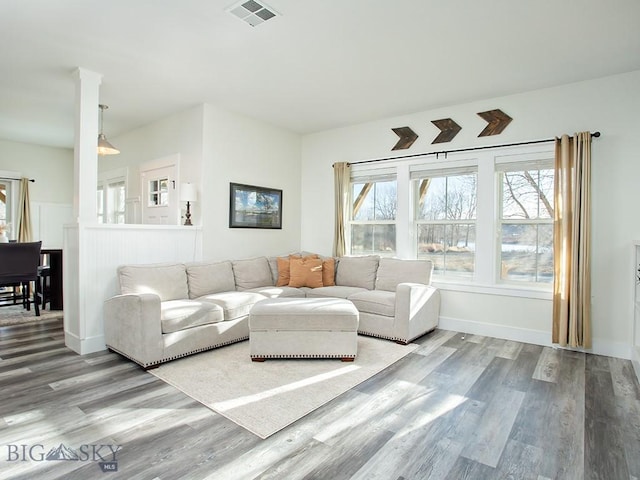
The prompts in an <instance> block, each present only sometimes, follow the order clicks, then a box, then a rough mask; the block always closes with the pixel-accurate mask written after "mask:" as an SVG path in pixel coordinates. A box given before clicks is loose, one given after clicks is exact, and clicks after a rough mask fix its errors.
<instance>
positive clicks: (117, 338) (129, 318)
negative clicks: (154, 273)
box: [104, 293, 164, 367]
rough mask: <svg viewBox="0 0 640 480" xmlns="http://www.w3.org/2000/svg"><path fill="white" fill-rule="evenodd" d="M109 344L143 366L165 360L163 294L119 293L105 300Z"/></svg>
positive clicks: (106, 330) (105, 326)
mask: <svg viewBox="0 0 640 480" xmlns="http://www.w3.org/2000/svg"><path fill="white" fill-rule="evenodd" d="M104 333H105V343H106V344H107V347H109V348H112V349H113V350H115V351H117V352H119V353H121V354H123V355H125V356H127V357H128V358H130V359H131V360H134V361H135V362H137V363H139V364H140V365H142V366H143V367H147V366H149V365H152V364H153V363H155V362H158V361H159V360H161V359H162V355H163V351H164V347H163V341H162V328H161V324H160V297H159V296H158V295H156V294H153V293H140V294H125V295H117V296H115V297H112V298H110V299H108V300H106V301H105V302H104Z"/></svg>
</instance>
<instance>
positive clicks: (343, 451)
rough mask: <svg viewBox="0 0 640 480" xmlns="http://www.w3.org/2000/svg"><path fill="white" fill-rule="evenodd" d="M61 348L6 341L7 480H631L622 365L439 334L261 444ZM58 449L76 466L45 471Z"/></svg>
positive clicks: (0, 346)
mask: <svg viewBox="0 0 640 480" xmlns="http://www.w3.org/2000/svg"><path fill="white" fill-rule="evenodd" d="M63 337H64V335H63V332H62V324H61V321H59V320H51V321H44V322H40V323H38V324H29V325H18V326H13V327H2V328H0V478H2V479H25V480H26V479H30V480H31V479H47V480H48V479H51V480H54V479H65V480H70V479H96V478H105V479H145V480H147V479H148V480H176V479H185V480H201V479H202V480H204V479H208V480H227V479H228V480H244V479H247V480H249V479H261V480H266V479H278V480H280V479H286V480H289V479H323V480H324V479H327V480H337V479H357V480H365V479H366V480H370V479H381V480H414V479H415V480H424V479H451V480H461V479H469V480H482V479H533V480H546V479H589V480H590V479H606V480H618V479H619V480H639V479H640V387H639V386H638V381H637V378H636V377H635V375H634V372H633V367H632V365H631V363H630V362H629V361H626V360H620V359H615V358H608V357H602V356H597V355H585V354H582V353H576V352H571V351H567V350H556V349H552V348H543V347H540V346H536V345H528V344H523V343H518V342H512V341H506V340H498V339H494V338H488V337H480V336H475V335H466V336H465V335H462V334H460V333H456V332H450V331H444V330H437V331H435V332H433V333H431V334H429V335H426V336H424V337H422V338H420V339H418V341H417V342H416V343H418V344H420V348H418V349H417V350H416V351H415V352H413V353H411V354H409V355H408V356H407V357H405V358H404V359H402V360H400V361H399V362H397V363H395V364H394V365H392V366H391V367H389V368H388V369H386V370H384V371H383V372H381V373H379V374H378V375H376V376H375V377H373V378H371V379H369V380H368V381H366V382H364V383H362V384H360V385H359V386H357V387H356V388H354V389H352V390H350V391H348V392H346V393H345V394H343V395H341V396H340V397H338V398H337V399H335V400H334V401H332V402H330V403H329V404H327V405H325V406H323V407H321V408H320V409H318V410H316V411H315V412H313V413H311V414H310V415H308V416H306V417H305V418H303V419H301V420H300V421H298V422H296V423H295V424H293V425H291V426H290V427H288V428H286V429H284V430H283V431H281V432H278V433H277V434H275V435H273V436H271V437H270V438H268V439H266V440H261V439H259V438H258V437H256V436H255V435H253V434H251V433H249V432H248V431H246V430H244V429H243V428H241V427H239V426H237V425H236V424H234V423H233V422H231V421H229V420H227V419H226V418H224V417H221V416H220V415H218V414H216V413H214V412H212V411H210V410H209V409H207V408H206V407H204V406H202V405H201V404H199V403H198V402H196V401H194V400H192V399H191V398H189V397H187V396H186V395H184V394H183V393H181V392H180V391H178V390H176V389H175V388H173V387H171V386H169V385H167V384H165V383H163V382H162V381H161V380H158V379H157V378H155V377H154V376H153V375H150V374H148V373H146V372H145V371H143V370H142V369H140V368H139V367H138V366H136V365H135V364H133V363H131V362H129V361H127V360H125V359H123V358H121V357H120V356H118V355H116V354H112V353H108V352H100V353H96V354H91V355H86V356H79V355H76V354H75V353H73V352H71V351H70V350H68V349H66V348H65V346H64V338H63ZM61 444H63V445H64V446H65V447H69V448H72V449H74V450H75V451H76V453H78V458H79V459H78V460H50V461H46V460H44V458H43V457H45V456H46V455H47V454H48V452H49V451H50V450H52V449H54V448H56V447H58V446H59V445H61ZM116 446H119V450H118V451H117V452H116V453H112V450H113V449H115V448H116ZM114 457H115V460H116V462H115V463H114V462H113V459H114ZM101 465H102V466H101ZM102 467H104V468H115V467H117V471H107V472H106V473H103V471H102V470H101V468H102Z"/></svg>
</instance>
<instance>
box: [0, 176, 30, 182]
mask: <svg viewBox="0 0 640 480" xmlns="http://www.w3.org/2000/svg"><path fill="white" fill-rule="evenodd" d="M0 180H20V179H19V178H10V177H0ZM29 181H30V182H31V183H36V179H35V178H30V179H29Z"/></svg>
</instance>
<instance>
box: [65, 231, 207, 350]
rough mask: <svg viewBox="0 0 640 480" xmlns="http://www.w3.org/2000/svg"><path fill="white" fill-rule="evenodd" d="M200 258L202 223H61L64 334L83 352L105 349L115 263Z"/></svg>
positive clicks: (114, 287) (115, 282) (70, 344)
mask: <svg viewBox="0 0 640 480" xmlns="http://www.w3.org/2000/svg"><path fill="white" fill-rule="evenodd" d="M201 259H202V229H201V228H200V227H196V226H193V227H184V226H173V225H97V224H95V225H68V226H65V246H64V302H65V323H64V324H65V340H66V343H67V346H68V347H69V348H72V349H73V350H74V351H76V352H78V353H81V354H85V353H92V352H95V351H99V350H103V349H104V348H105V346H104V321H103V303H104V301H105V300H106V299H108V298H110V297H112V296H113V295H116V294H117V293H118V292H119V286H118V279H117V276H116V270H117V268H118V266H119V265H125V264H146V263H163V262H192V261H197V260H201Z"/></svg>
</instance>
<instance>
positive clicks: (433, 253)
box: [413, 171, 478, 277]
mask: <svg viewBox="0 0 640 480" xmlns="http://www.w3.org/2000/svg"><path fill="white" fill-rule="evenodd" d="M424 175H425V174H424V173H422V174H420V175H419V177H420V178H416V179H414V183H413V187H414V188H413V191H414V195H415V198H416V207H415V224H416V233H417V255H418V258H426V259H429V260H431V261H432V262H433V265H434V274H435V275H443V276H456V277H472V276H473V272H474V269H475V249H476V209H477V204H478V196H477V183H478V179H477V174H476V173H475V172H472V171H466V172H458V173H455V172H451V173H450V174H446V175H445V174H442V173H440V174H435V175H432V176H424Z"/></svg>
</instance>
